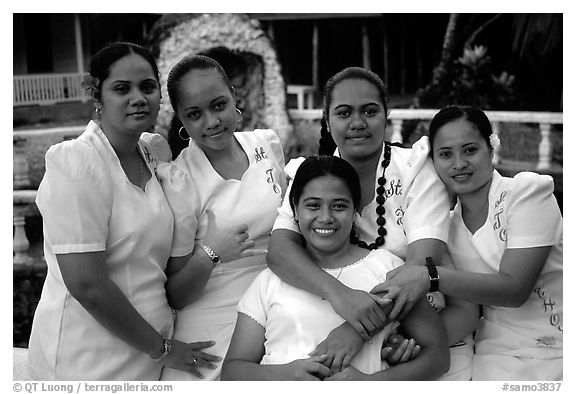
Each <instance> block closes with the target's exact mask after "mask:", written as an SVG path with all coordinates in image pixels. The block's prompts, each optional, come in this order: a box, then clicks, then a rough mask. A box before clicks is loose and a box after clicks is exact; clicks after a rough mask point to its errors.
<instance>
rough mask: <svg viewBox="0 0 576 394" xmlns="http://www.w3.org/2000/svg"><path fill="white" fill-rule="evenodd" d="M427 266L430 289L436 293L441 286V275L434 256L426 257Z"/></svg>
mask: <svg viewBox="0 0 576 394" xmlns="http://www.w3.org/2000/svg"><path fill="white" fill-rule="evenodd" d="M426 268H428V278H429V279H430V288H429V289H428V291H429V292H430V293H434V292H436V291H438V289H439V287H440V276H439V275H438V270H437V269H436V264H434V259H432V257H426Z"/></svg>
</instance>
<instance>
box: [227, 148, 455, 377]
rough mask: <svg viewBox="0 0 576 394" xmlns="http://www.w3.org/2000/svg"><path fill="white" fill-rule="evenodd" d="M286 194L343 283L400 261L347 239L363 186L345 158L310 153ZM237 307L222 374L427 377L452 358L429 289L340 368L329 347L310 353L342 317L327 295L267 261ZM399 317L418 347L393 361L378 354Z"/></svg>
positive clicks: (311, 244) (360, 280) (316, 250)
mask: <svg viewBox="0 0 576 394" xmlns="http://www.w3.org/2000/svg"><path fill="white" fill-rule="evenodd" d="M289 198H290V205H291V207H292V210H293V211H294V217H295V219H296V220H297V223H298V226H299V229H300V232H301V233H302V236H303V237H304V239H305V241H306V251H307V253H308V254H309V255H310V257H311V258H312V260H313V261H314V262H315V263H316V264H317V265H318V266H319V267H320V268H322V269H323V270H325V271H326V272H327V273H329V274H330V275H332V276H333V277H335V278H336V279H337V280H339V281H341V282H342V283H344V284H345V285H347V286H349V287H351V288H354V289H359V290H364V291H370V290H371V289H372V288H373V287H374V286H376V285H377V284H378V283H382V282H383V281H384V279H385V278H386V273H387V272H389V271H390V270H392V269H394V268H396V267H399V266H401V265H402V264H403V262H402V260H401V259H400V258H398V257H396V256H395V255H393V254H392V253H391V252H389V251H387V250H385V249H376V250H372V251H369V250H367V249H362V248H360V247H358V246H356V245H354V244H352V243H351V242H350V236H351V234H352V232H353V227H354V217H355V212H356V211H357V210H358V208H359V205H360V201H361V192H360V182H359V179H358V175H357V173H356V171H355V170H354V168H353V167H352V166H351V165H350V164H348V163H347V162H346V161H345V160H343V159H341V158H339V157H336V156H313V157H309V158H308V159H306V160H305V161H304V162H303V163H302V164H301V165H300V167H299V168H298V171H297V172H296V176H295V178H294V181H293V185H292V189H291V191H290V196H289ZM237 309H238V318H237V322H236V327H235V330H234V334H233V337H232V342H231V344H230V347H229V349H228V353H227V354H226V358H225V360H224V364H223V367H222V379H223V380H324V379H326V380H328V379H331V380H364V379H374V380H423V379H434V378H437V377H439V376H441V375H442V374H443V373H444V372H446V371H447V370H448V368H449V365H450V356H449V351H448V343H447V335H446V331H445V329H444V326H443V325H442V322H441V320H440V317H439V316H438V314H437V313H436V312H435V311H434V310H433V309H432V307H431V306H430V305H429V303H428V302H427V300H426V298H424V297H422V298H421V300H420V301H419V302H417V303H416V306H415V307H414V308H413V309H412V310H411V311H410V313H408V314H407V315H406V317H405V318H404V319H403V320H402V321H401V322H396V321H390V322H388V323H387V325H386V326H385V327H384V329H383V330H381V331H380V333H378V334H377V335H375V336H374V337H373V338H372V340H371V341H369V342H366V343H365V344H364V345H363V347H362V349H361V350H360V352H359V353H358V354H357V355H356V356H355V357H354V359H353V360H352V361H351V365H350V366H349V367H348V368H346V369H344V370H342V371H340V372H336V373H332V372H331V370H330V368H329V367H328V366H326V365H324V364H323V363H324V362H325V361H326V359H327V356H326V355H320V356H309V354H310V353H312V352H313V351H314V350H315V348H316V346H317V345H318V344H319V343H320V342H321V341H323V340H324V339H325V338H326V336H327V335H328V334H329V333H330V331H332V330H333V329H334V328H336V327H338V326H339V325H341V324H342V323H343V322H344V319H342V318H341V317H340V316H339V315H338V314H337V313H336V312H334V310H333V309H332V307H331V305H330V303H329V302H328V301H326V300H324V299H323V298H321V297H319V296H317V295H315V294H312V293H309V292H307V291H304V290H301V289H298V288H296V287H293V286H291V285H289V284H287V283H285V282H283V281H282V280H281V279H280V278H279V277H277V276H276V275H275V274H274V273H273V272H272V271H271V270H270V269H266V270H264V271H263V272H262V273H261V274H260V275H259V276H258V277H257V278H256V279H255V280H254V282H253V283H252V285H251V286H250V287H249V289H248V290H247V291H246V293H245V294H244V296H243V297H242V298H241V300H240V302H239V304H238V308H237ZM400 324H401V325H402V329H403V331H404V333H405V334H406V335H407V336H409V337H410V338H414V339H415V340H416V342H417V343H418V344H419V346H420V347H421V350H420V353H419V355H418V356H417V357H414V358H412V359H411V360H409V361H407V362H404V363H401V364H398V365H396V366H392V367H389V366H388V365H387V364H386V362H382V361H381V350H382V344H383V343H384V342H385V341H386V339H387V338H388V336H389V335H390V334H391V333H392V332H394V331H395V330H396V328H397V327H398V326H399V325H400ZM358 338H359V340H361V339H360V337H358Z"/></svg>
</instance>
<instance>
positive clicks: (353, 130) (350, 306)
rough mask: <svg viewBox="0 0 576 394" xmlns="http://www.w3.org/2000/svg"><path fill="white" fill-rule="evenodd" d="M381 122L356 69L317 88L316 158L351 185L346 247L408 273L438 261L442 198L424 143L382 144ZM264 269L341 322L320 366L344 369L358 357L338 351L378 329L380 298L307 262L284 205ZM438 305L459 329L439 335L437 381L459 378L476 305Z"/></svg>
mask: <svg viewBox="0 0 576 394" xmlns="http://www.w3.org/2000/svg"><path fill="white" fill-rule="evenodd" d="M387 116H388V114H387V106H386V95H385V87H384V84H383V82H382V80H381V79H380V78H379V77H378V76H377V75H376V74H374V73H373V72H371V71H368V70H365V69H362V68H358V67H350V68H347V69H344V70H342V71H340V72H339V73H337V74H336V75H334V76H333V77H332V78H331V79H330V80H329V81H328V82H327V83H326V86H325V88H324V114H323V120H322V134H321V140H320V153H321V154H332V153H334V150H335V149H336V148H337V152H336V154H337V155H339V156H340V157H342V158H343V159H345V160H346V161H348V162H349V163H350V164H351V165H352V166H353V167H354V169H355V170H356V172H357V173H358V175H359V177H360V184H361V190H362V202H361V204H360V209H359V216H358V218H357V220H356V225H355V234H356V236H355V237H354V242H355V244H357V245H358V246H360V247H363V248H368V249H377V248H383V249H386V250H389V251H391V252H392V253H394V254H395V255H396V256H398V257H400V258H401V259H402V260H404V261H405V262H406V264H407V265H417V266H424V264H425V262H426V258H427V257H431V258H432V259H433V260H434V261H436V262H438V261H440V259H441V256H442V255H443V254H444V253H445V249H446V245H445V242H446V241H447V240H448V224H449V212H450V204H449V199H448V194H447V192H446V189H445V188H444V185H443V184H442V182H441V180H440V179H439V178H438V175H437V174H436V172H435V171H434V168H433V165H432V161H431V160H430V158H429V157H428V152H429V145H428V139H427V138H426V137H423V138H422V139H421V140H419V141H417V142H416V143H415V144H414V145H413V146H412V148H411V149H406V148H402V147H399V146H395V145H392V144H390V143H389V142H388V141H386V122H387ZM301 160H302V159H301ZM301 160H300V161H301ZM298 163H299V162H296V163H295V165H292V162H291V163H288V165H287V166H286V167H287V168H286V172H287V173H288V175H292V176H293V173H294V171H295V170H294V168H295V167H297V165H298ZM268 264H269V266H270V268H271V269H272V271H273V272H274V273H275V274H276V275H278V276H279V277H280V278H281V279H282V280H283V281H285V282H287V283H289V284H291V285H293V286H295V287H298V288H302V289H304V290H306V291H309V292H311V293H314V294H317V295H319V296H321V297H323V298H325V299H327V300H328V301H329V302H330V304H331V305H332V307H333V308H334V310H335V311H336V312H337V313H338V314H339V315H340V316H342V317H343V318H344V319H345V320H346V321H347V323H348V324H345V325H343V326H341V327H340V329H338V330H335V331H334V332H333V333H332V334H331V335H330V336H329V337H328V338H327V340H326V341H325V342H323V343H322V344H321V345H320V347H319V349H318V353H319V354H322V353H328V354H329V358H328V360H327V361H326V364H327V365H330V366H331V368H332V369H333V370H335V371H337V370H340V369H341V368H342V367H343V366H344V367H345V366H346V362H348V361H349V360H350V357H349V355H350V354H354V353H355V352H356V351H358V350H359V348H358V347H353V346H349V345H347V344H348V343H350V344H353V343H357V342H356V341H355V340H352V339H350V338H354V337H355V336H357V335H361V336H362V337H363V338H364V339H365V340H368V339H369V338H370V336H371V335H373V334H374V333H376V332H377V331H378V330H380V329H381V327H382V326H383V324H384V323H385V321H386V315H385V313H384V312H382V311H381V308H380V306H379V304H380V303H381V301H380V298H379V297H376V296H375V295H373V294H369V293H368V292H366V291H361V290H356V289H350V288H348V287H347V286H345V285H344V284H343V283H341V282H340V281H337V280H335V279H334V278H333V277H332V276H330V275H328V274H327V273H326V272H324V271H323V270H321V269H320V268H319V267H318V266H317V265H316V264H314V263H313V262H312V261H311V259H310V257H309V256H308V255H307V254H306V253H305V250H304V248H303V238H302V235H301V234H300V233H299V229H298V226H297V224H296V222H295V221H294V219H293V214H292V212H291V209H290V205H289V202H288V201H287V198H285V199H284V203H283V205H282V208H281V209H280V210H279V215H278V218H277V220H276V222H275V224H274V231H273V232H272V240H271V242H270V248H269V253H268ZM430 290H435V289H433V288H431V289H430ZM429 298H431V299H432V300H433V301H432V303H433V304H434V305H435V306H436V307H437V308H441V307H442V306H443V304H444V301H443V299H442V297H441V295H440V294H439V293H437V292H434V293H430V294H429ZM417 299H419V297H418V298H417V297H414V298H412V301H415V300H417ZM446 304H447V306H446V308H444V309H443V310H442V311H441V315H442V319H443V320H444V321H445V322H450V321H457V322H458V324H459V327H461V330H452V331H451V332H448V335H449V343H450V345H454V347H452V348H451V360H452V363H451V369H450V371H449V372H448V373H447V374H446V375H445V376H444V377H443V379H454V380H468V379H470V376H471V358H472V344H471V338H467V339H466V341H465V342H462V340H463V339H465V337H466V335H467V334H468V333H469V332H470V331H471V330H472V329H474V328H475V327H476V326H477V322H478V311H477V306H476V305H473V304H470V303H466V302H462V301H459V300H447V302H446ZM349 339H350V342H349ZM345 344H346V345H345ZM402 346H403V347H404V350H406V348H407V347H408V346H412V347H413V346H414V342H413V341H411V342H410V341H408V340H406V341H405V342H404V344H403V345H402ZM388 348H389V347H388V346H387V347H386V348H385V349H386V350H388ZM400 353H402V351H400ZM343 363H344V364H343Z"/></svg>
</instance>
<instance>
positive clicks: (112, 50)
mask: <svg viewBox="0 0 576 394" xmlns="http://www.w3.org/2000/svg"><path fill="white" fill-rule="evenodd" d="M129 55H140V56H142V57H143V58H144V60H146V61H147V62H148V63H149V64H150V67H152V71H153V72H154V76H155V77H156V82H160V73H159V72H158V66H157V65H156V61H155V60H154V57H153V56H152V54H151V53H150V51H148V50H147V49H146V48H144V47H142V46H140V45H138V44H134V43H132V42H125V41H116V42H112V43H109V44H106V45H105V46H104V47H103V48H102V49H100V50H99V51H98V52H97V53H96V54H95V55H94V56H92V59H91V60H90V65H89V66H88V70H89V73H90V75H91V76H92V77H94V78H98V85H96V89H95V90H94V99H96V100H98V101H99V100H100V97H101V91H102V83H103V82H104V80H105V79H106V78H108V76H109V75H110V69H111V67H112V65H113V64H114V63H116V62H117V61H118V60H120V59H122V58H123V57H125V56H129Z"/></svg>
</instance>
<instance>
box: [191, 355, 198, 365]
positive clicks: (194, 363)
mask: <svg viewBox="0 0 576 394" xmlns="http://www.w3.org/2000/svg"><path fill="white" fill-rule="evenodd" d="M192 365H194V366H196V365H198V359H197V358H196V357H192Z"/></svg>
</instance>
